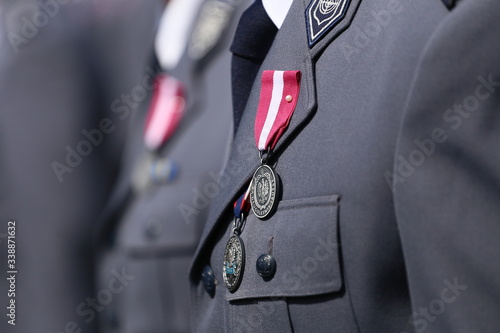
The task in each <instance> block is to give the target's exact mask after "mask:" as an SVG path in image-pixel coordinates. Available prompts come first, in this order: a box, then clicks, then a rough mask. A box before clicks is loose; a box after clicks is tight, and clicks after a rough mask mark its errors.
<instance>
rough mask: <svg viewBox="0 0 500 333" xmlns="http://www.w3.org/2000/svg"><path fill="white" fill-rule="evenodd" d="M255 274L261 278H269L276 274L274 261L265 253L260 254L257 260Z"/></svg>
mask: <svg viewBox="0 0 500 333" xmlns="http://www.w3.org/2000/svg"><path fill="white" fill-rule="evenodd" d="M256 267H257V273H259V275H260V276H262V277H263V278H271V277H272V276H273V275H274V272H276V260H274V258H273V256H272V255H270V254H267V253H264V254H261V255H260V257H259V259H257V264H256Z"/></svg>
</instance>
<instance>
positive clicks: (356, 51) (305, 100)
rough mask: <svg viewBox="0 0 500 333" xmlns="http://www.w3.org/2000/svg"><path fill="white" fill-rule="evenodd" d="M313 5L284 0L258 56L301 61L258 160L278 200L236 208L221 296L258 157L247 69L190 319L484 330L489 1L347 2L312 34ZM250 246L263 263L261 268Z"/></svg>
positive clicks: (249, 324)
mask: <svg viewBox="0 0 500 333" xmlns="http://www.w3.org/2000/svg"><path fill="white" fill-rule="evenodd" d="M341 3H342V4H345V2H341ZM310 4H312V6H326V7H323V10H324V11H325V12H327V11H328V6H329V5H331V4H329V3H328V2H324V1H317V0H316V1H309V0H296V1H294V2H293V5H292V7H291V9H290V11H289V13H288V15H287V17H286V19H285V21H284V23H283V26H282V27H281V29H280V31H279V32H278V34H277V36H276V39H275V40H274V44H273V46H272V48H271V49H270V51H269V53H268V55H267V58H266V60H265V61H264V63H263V65H262V67H261V72H262V71H263V70H300V71H301V73H302V80H301V85H300V95H299V99H298V102H297V106H296V109H295V113H294V114H293V116H292V118H291V122H290V125H289V127H288V129H287V131H286V132H285V133H284V135H283V136H282V138H281V139H280V141H279V142H278V144H277V146H276V148H275V149H274V152H273V155H272V156H271V159H270V160H269V164H270V165H272V166H273V167H274V168H275V170H276V172H277V174H279V176H280V177H281V182H282V197H281V199H280V201H279V203H278V207H277V210H276V212H275V213H274V214H273V215H272V216H271V217H270V218H268V219H266V220H259V219H258V218H256V217H255V215H254V214H253V213H252V212H250V214H249V216H248V217H247V219H246V224H245V226H244V228H243V231H242V232H241V236H240V237H241V239H242V241H243V243H244V246H245V259H246V261H245V265H244V269H243V276H242V280H241V283H240V285H239V287H238V288H237V289H236V290H235V291H233V292H230V291H229V290H228V289H227V288H226V286H225V283H224V281H223V276H222V272H223V260H224V259H223V256H224V250H225V247H226V243H227V241H228V239H229V237H230V236H231V235H232V221H233V216H232V214H233V213H232V206H233V203H234V201H235V200H236V199H237V198H238V197H239V196H240V195H241V194H242V193H243V192H244V191H245V190H246V188H247V187H248V183H249V181H250V179H251V177H252V174H253V172H254V171H255V170H256V168H257V167H258V166H259V165H260V158H259V154H258V150H257V147H256V146H255V141H254V121H255V116H256V111H257V105H258V101H259V91H260V88H261V87H260V86H261V83H260V74H259V75H258V77H257V79H256V81H255V82H254V86H253V89H252V92H251V94H250V97H249V101H248V104H247V106H246V109H245V112H244V114H243V118H242V120H241V123H240V126H239V129H238V132H237V134H236V137H235V140H234V144H233V146H232V153H231V156H230V158H229V162H228V164H227V167H226V169H225V171H224V173H223V176H222V179H221V182H220V184H219V189H220V191H219V195H218V196H217V197H216V198H215V199H214V200H213V201H212V205H211V208H210V213H209V215H208V221H207V225H206V228H205V230H204V232H203V234H202V238H201V241H200V245H199V248H198V250H197V252H196V255H195V259H194V262H193V265H192V269H191V274H190V280H191V290H192V302H193V303H192V304H193V312H194V318H193V323H194V331H195V332H413V331H416V332H439V333H443V332H496V331H497V330H498V327H500V319H499V317H498V313H499V308H500V302H499V299H500V297H499V293H500V283H499V279H498V276H500V275H499V274H500V268H499V267H500V266H499V265H497V264H496V262H498V259H499V257H500V250H499V249H498V245H496V244H497V243H498V238H499V233H500V227H499V225H498V217H499V216H500V208H499V207H500V205H498V196H499V193H500V192H499V179H498V170H499V161H500V160H499V159H498V157H497V155H498V154H497V153H496V152H497V151H498V146H499V145H500V143H499V142H500V141H499V140H498V133H499V128H498V126H499V124H498V116H497V114H498V106H499V97H498V96H499V93H500V92H499V91H498V88H499V86H500V80H499V79H498V76H499V74H500V73H499V66H498V59H500V45H499V43H498V31H499V18H500V4H499V3H498V2H497V1H494V0H479V1H477V0H463V1H461V2H459V3H458V4H457V6H456V7H454V8H452V6H449V7H447V6H445V5H444V3H443V2H442V1H438V0H425V1H406V0H400V1H398V0H392V1H386V0H361V1H359V0H351V1H350V2H348V9H347V10H346V12H345V13H344V15H343V16H341V18H340V19H339V20H338V21H337V23H336V24H335V25H334V27H333V28H331V29H330V30H327V31H326V32H325V33H324V34H323V36H322V37H321V38H320V39H319V40H318V41H316V42H315V43H314V44H313V45H312V46H311V47H310V46H309V43H308V29H310V25H307V23H306V20H307V19H306V10H307V8H308V6H309V5H310ZM309 8H310V7H309ZM316 8H317V7H316ZM325 8H326V9H325ZM312 19H313V20H314V19H316V18H314V17H313V18H312ZM308 23H309V24H315V23H311V21H309V22H308ZM317 32H318V30H317V28H314V27H313V28H312V29H310V30H309V34H310V35H311V34H315V33H317ZM261 254H271V255H272V257H273V258H274V259H275V261H276V270H275V273H274V275H273V276H272V277H270V278H267V279H264V278H262V277H261V276H259V274H258V273H257V269H256V262H257V259H258V257H259V256H260V255H261ZM210 269H211V271H212V272H213V274H214V279H213V280H212V279H210V278H207V276H208V277H209V276H210V274H207V271H210ZM213 288H214V289H215V290H214V289H213Z"/></svg>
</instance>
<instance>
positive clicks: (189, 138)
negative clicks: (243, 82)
mask: <svg viewBox="0 0 500 333" xmlns="http://www.w3.org/2000/svg"><path fill="white" fill-rule="evenodd" d="M247 3H248V1H231V0H190V1H186V0H172V1H170V2H169V3H168V5H167V7H166V10H165V12H164V14H163V17H162V20H161V23H160V26H159V30H158V33H157V35H156V41H155V43H154V52H152V53H154V54H152V61H151V64H150V67H149V68H148V69H147V70H146V71H145V72H144V75H145V76H150V77H151V76H153V77H151V78H154V79H155V80H156V81H155V84H154V89H153V90H152V91H149V93H148V98H147V100H145V101H144V102H143V103H141V104H140V106H139V109H140V112H138V113H137V114H136V115H135V116H134V118H133V119H132V122H131V126H130V132H129V133H128V137H127V146H126V151H125V155H124V159H123V160H122V163H121V174H120V180H119V182H118V185H117V186H116V188H115V191H114V193H113V196H112V198H111V200H110V202H109V204H108V206H107V207H106V210H105V213H104V215H103V217H102V218H101V222H100V228H99V231H98V241H99V251H98V253H97V258H98V260H99V271H98V276H97V281H98V285H97V290H98V292H102V293H103V295H104V293H105V292H104V291H102V290H106V288H108V287H107V286H108V284H109V281H111V280H112V279H113V278H114V276H115V275H116V272H122V271H123V272H125V273H126V278H127V279H128V280H127V286H125V287H124V288H123V290H121V291H120V292H119V293H116V294H115V295H113V297H114V299H113V302H111V303H110V304H109V305H107V306H105V307H103V308H102V309H101V310H102V311H100V316H101V317H100V331H101V332H106V333H109V332H127V333H139V332H141V333H156V332H189V331H190V322H189V320H190V316H189V314H190V309H189V286H188V268H189V264H190V262H191V259H192V255H193V253H194V250H195V248H196V246H197V244H198V238H199V235H200V233H201V230H202V229H203V226H204V221H205V218H206V215H207V208H208V205H209V201H210V200H211V198H213V197H214V196H215V195H216V194H217V192H218V191H219V188H218V185H217V183H218V180H219V172H220V170H222V168H223V165H224V162H225V160H226V158H227V157H226V155H227V150H228V146H229V144H230V140H231V138H232V134H233V132H232V122H233V118H232V111H231V110H232V107H231V93H230V89H231V88H230V83H231V81H230V59H231V58H230V52H229V50H228V47H229V42H230V41H231V40H232V37H233V33H234V30H235V26H236V23H237V22H238V19H239V16H240V14H241V12H242V11H243V9H244V7H246V6H247V5H248V4H247ZM150 50H151V51H153V43H151V45H150ZM113 107H114V108H115V109H117V110H126V109H127V108H129V106H128V105H127V104H126V103H121V104H116V105H114V106H113ZM123 112H125V111H123Z"/></svg>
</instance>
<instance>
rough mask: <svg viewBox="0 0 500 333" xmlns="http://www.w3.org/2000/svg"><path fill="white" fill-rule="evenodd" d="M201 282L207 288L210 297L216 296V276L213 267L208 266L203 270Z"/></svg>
mask: <svg viewBox="0 0 500 333" xmlns="http://www.w3.org/2000/svg"><path fill="white" fill-rule="evenodd" d="M201 280H202V281H203V286H204V287H205V290H206V292H207V293H208V294H209V295H210V297H213V296H214V294H215V275H214V271H213V270H212V267H210V266H209V265H206V266H205V268H203V273H202V274H201Z"/></svg>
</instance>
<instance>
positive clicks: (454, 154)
mask: <svg viewBox="0 0 500 333" xmlns="http://www.w3.org/2000/svg"><path fill="white" fill-rule="evenodd" d="M499 31H500V2H498V1H497V0H463V1H461V2H459V3H458V5H457V7H456V8H455V9H453V10H452V11H450V13H449V15H448V17H447V18H446V19H445V20H444V21H443V22H442V24H441V25H440V26H439V27H438V29H437V30H436V31H435V32H434V34H433V35H432V36H431V37H430V39H429V41H428V44H427V46H426V48H425V50H424V51H423V54H422V55H421V59H420V63H419V66H418V68H417V70H416V73H415V78H414V82H413V86H412V89H411V93H410V95H409V99H408V103H407V106H406V110H405V116H404V119H403V122H402V124H401V130H400V136H399V143H398V149H397V152H396V155H395V165H394V170H393V174H392V176H393V185H394V194H395V205H396V213H397V217H398V224H399V229H400V233H401V239H402V244H403V251H404V255H405V261H406V265H407V272H408V281H409V288H410V293H411V299H412V306H413V311H414V312H413V315H412V316H411V317H410V318H409V321H410V323H411V324H412V325H414V327H415V331H416V332H426V333H430V332H439V333H446V332H497V331H498V327H500V315H499V314H500V246H499V244H500V243H499V240H500V42H499V41H500V39H499V38H500V35H499Z"/></svg>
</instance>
